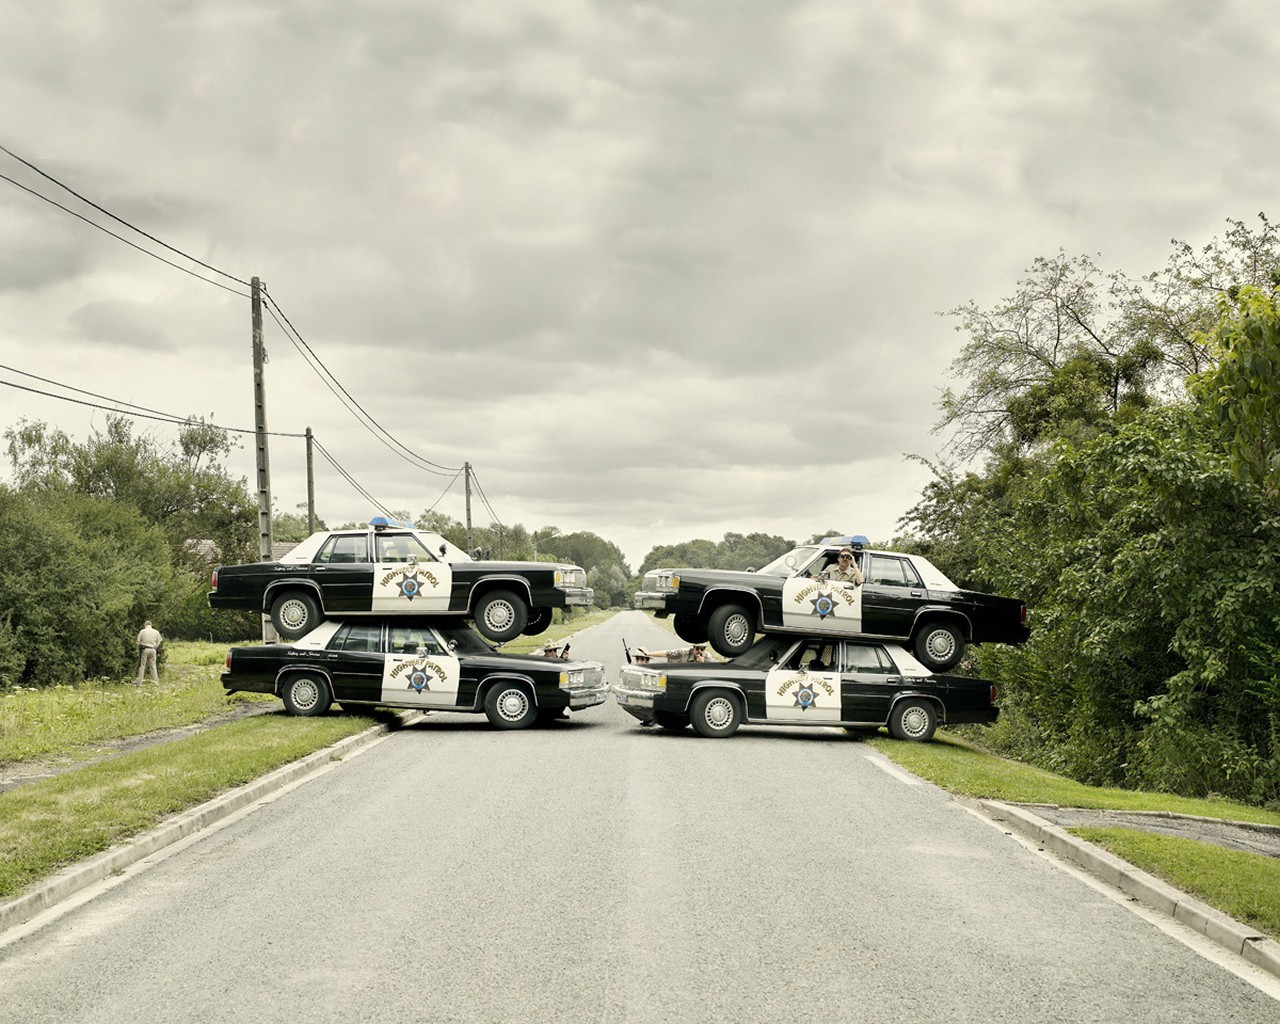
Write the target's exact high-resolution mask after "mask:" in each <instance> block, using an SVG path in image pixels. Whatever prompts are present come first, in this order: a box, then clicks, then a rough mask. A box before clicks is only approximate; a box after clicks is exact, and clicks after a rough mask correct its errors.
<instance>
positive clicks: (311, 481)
mask: <svg viewBox="0 0 1280 1024" xmlns="http://www.w3.org/2000/svg"><path fill="white" fill-rule="evenodd" d="M311 437H312V435H311V428H310V427H307V536H308V537H310V536H311V535H312V534H313V533H315V532H316V471H315V464H314V462H313V461H312V454H311Z"/></svg>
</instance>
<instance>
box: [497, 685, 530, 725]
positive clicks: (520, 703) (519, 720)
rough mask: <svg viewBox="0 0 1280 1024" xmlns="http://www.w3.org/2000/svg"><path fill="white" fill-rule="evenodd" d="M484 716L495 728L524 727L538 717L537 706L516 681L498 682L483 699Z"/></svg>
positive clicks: (527, 692)
mask: <svg viewBox="0 0 1280 1024" xmlns="http://www.w3.org/2000/svg"><path fill="white" fill-rule="evenodd" d="M484 713H485V717H486V718H488V719H489V723H490V724H491V725H492V726H493V727H494V728H495V729H525V728H527V727H529V726H531V725H533V723H534V722H535V721H537V718H538V706H537V705H536V704H534V702H533V697H532V696H531V695H530V693H529V691H528V690H527V689H526V688H525V687H523V686H520V685H519V684H518V683H500V684H499V685H497V686H495V687H494V688H493V689H491V690H490V691H489V694H488V696H486V697H485V699H484Z"/></svg>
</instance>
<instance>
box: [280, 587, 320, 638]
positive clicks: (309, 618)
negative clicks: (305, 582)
mask: <svg viewBox="0 0 1280 1024" xmlns="http://www.w3.org/2000/svg"><path fill="white" fill-rule="evenodd" d="M323 618H324V616H323V615H321V614H320V602H319V601H317V600H316V599H315V598H314V597H313V596H312V595H311V594H308V593H307V592H306V591H305V590H286V591H285V592H284V593H283V594H281V595H279V596H278V597H276V598H275V599H274V600H273V601H272V602H271V625H273V626H275V629H276V632H277V633H279V634H280V637H281V638H282V639H284V640H297V639H299V638H300V637H304V636H306V635H307V634H308V633H310V632H311V631H312V630H313V629H315V628H316V626H318V625H320V622H321V620H323Z"/></svg>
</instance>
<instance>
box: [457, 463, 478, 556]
mask: <svg viewBox="0 0 1280 1024" xmlns="http://www.w3.org/2000/svg"><path fill="white" fill-rule="evenodd" d="M462 471H463V473H464V474H465V477H464V486H465V488H466V492H467V551H474V550H475V548H474V547H472V546H471V463H469V462H464V463H463V464H462ZM454 479H457V478H456V477H455V478H454Z"/></svg>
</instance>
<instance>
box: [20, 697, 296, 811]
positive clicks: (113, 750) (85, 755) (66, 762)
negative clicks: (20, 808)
mask: <svg viewBox="0 0 1280 1024" xmlns="http://www.w3.org/2000/svg"><path fill="white" fill-rule="evenodd" d="M265 714H283V712H282V711H281V709H280V706H279V705H277V704H267V703H262V704H257V703H254V704H237V705H236V706H235V707H233V708H230V709H229V710H227V711H223V712H222V713H220V714H217V715H214V716H213V717H212V718H206V719H204V720H203V721H201V722H196V723H194V724H192V725H184V726H181V727H179V728H176V729H157V730H156V731H155V732H148V733H143V734H142V735H141V736H126V737H124V738H122V739H115V740H103V741H101V742H100V743H94V744H91V745H89V746H87V747H85V748H84V749H83V750H82V751H80V752H79V753H77V754H72V755H69V756H67V757H60V758H54V759H49V760H44V761H15V762H13V763H12V764H6V765H0V793H3V792H5V791H6V790H9V789H13V788H14V787H15V786H21V785H23V784H24V783H27V782H37V781H39V780H40V779H51V778H53V777H54V776H55V775H61V774H62V773H63V772H69V771H73V770H74V769H76V768H84V767H85V766H87V765H91V764H99V763H101V762H103V761H109V760H111V759H112V758H114V757H119V756H120V755H121V754H129V753H132V752H133V751H135V750H145V749H146V748H147V747H154V746H156V745H158V744H161V743H171V742H173V741H174V740H180V739H184V738H186V737H187V736H192V735H194V734H195V733H198V732H202V731H203V730H205V729H212V728H213V727H214V726H218V725H225V724H226V723H228V722H234V721H237V720H238V719H241V718H251V717H252V716H254V715H265Z"/></svg>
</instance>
